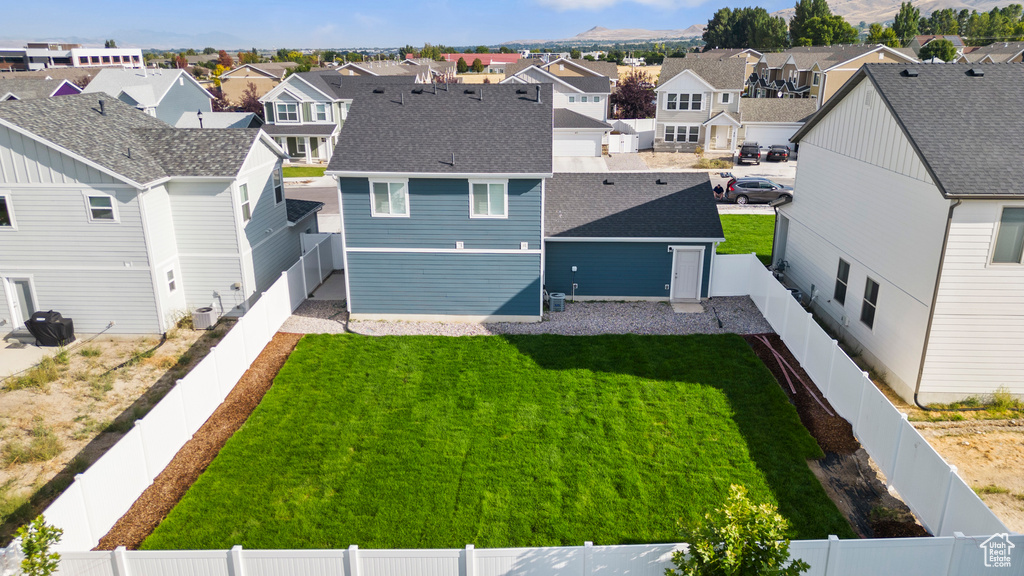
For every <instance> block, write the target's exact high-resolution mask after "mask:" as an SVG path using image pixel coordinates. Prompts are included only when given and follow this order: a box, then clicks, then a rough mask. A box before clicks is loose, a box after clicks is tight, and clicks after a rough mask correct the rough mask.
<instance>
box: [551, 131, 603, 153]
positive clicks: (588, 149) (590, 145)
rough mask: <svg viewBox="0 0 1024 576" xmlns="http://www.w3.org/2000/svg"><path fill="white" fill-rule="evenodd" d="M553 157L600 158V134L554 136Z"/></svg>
mask: <svg viewBox="0 0 1024 576" xmlns="http://www.w3.org/2000/svg"><path fill="white" fill-rule="evenodd" d="M553 144H554V145H553V150H552V151H553V153H554V155H555V156H600V155H601V133H600V132H598V133H597V134H596V135H591V134H555V139H554V143H553Z"/></svg>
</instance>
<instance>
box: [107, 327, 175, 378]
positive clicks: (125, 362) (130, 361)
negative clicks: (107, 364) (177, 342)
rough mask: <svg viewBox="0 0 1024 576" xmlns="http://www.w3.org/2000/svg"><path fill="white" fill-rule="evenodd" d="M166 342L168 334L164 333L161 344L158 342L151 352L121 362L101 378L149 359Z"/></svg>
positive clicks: (141, 353) (147, 351)
mask: <svg viewBox="0 0 1024 576" xmlns="http://www.w3.org/2000/svg"><path fill="white" fill-rule="evenodd" d="M166 342H167V332H164V333H163V334H161V335H160V342H158V343H157V345H156V346H153V347H152V348H150V349H149V350H146V351H145V352H139V353H138V354H136V355H135V356H132V357H131V358H129V359H127V360H125V361H124V362H121V363H120V364H118V365H117V366H114V367H113V368H111V369H110V370H107V371H106V372H104V373H103V374H100V378H102V377H104V376H106V375H107V374H110V373H111V372H114V371H115V370H120V369H121V368H124V367H125V366H128V365H129V364H134V363H135V362H136V361H138V359H139V358H142V357H148V356H149V355H150V354H152V353H153V352H156V351H157V349H158V348H160V347H161V346H163V345H164V343H166Z"/></svg>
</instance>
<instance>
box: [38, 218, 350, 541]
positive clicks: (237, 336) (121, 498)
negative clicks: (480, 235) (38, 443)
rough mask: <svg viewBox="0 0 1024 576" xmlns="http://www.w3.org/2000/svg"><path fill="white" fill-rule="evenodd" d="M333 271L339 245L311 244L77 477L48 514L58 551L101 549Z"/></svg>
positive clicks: (323, 240)
mask: <svg viewBox="0 0 1024 576" xmlns="http://www.w3.org/2000/svg"><path fill="white" fill-rule="evenodd" d="M324 236H328V235H324ZM304 250H305V247H304ZM332 271H333V256H332V239H331V238H321V239H320V240H319V242H317V243H313V244H310V246H309V249H308V250H305V254H304V255H303V256H302V257H301V258H300V259H299V261H298V262H296V263H295V265H294V266H292V267H291V268H290V269H289V270H287V271H285V272H282V273H281V278H280V279H278V281H277V282H275V283H274V284H273V285H272V286H271V287H270V288H269V289H268V290H267V291H266V292H264V293H263V294H262V296H261V297H260V299H259V300H258V301H257V302H256V303H255V304H254V305H253V306H252V307H251V308H250V309H249V311H248V312H246V313H245V316H243V317H242V318H240V319H239V321H238V323H237V324H235V326H234V327H233V328H232V329H231V330H230V331H229V332H228V333H227V335H225V336H224V339H223V340H221V341H220V342H218V343H217V346H216V347H214V348H212V349H211V350H210V353H209V354H208V355H207V356H206V358H204V359H203V360H202V362H200V363H199V364H198V365H196V367H195V368H193V369H192V371H191V372H189V373H188V375H187V376H185V377H184V378H182V379H181V380H178V382H177V385H176V386H175V387H174V388H173V389H172V390H171V391H170V392H168V394H167V395H166V396H164V397H163V399H161V400H160V402H159V403H157V405H156V406H154V407H153V409H152V410H150V412H149V413H148V414H146V416H145V417H144V418H142V419H141V420H137V421H136V422H135V427H134V428H133V429H132V430H131V431H130V432H128V434H126V435H125V436H124V437H123V438H121V440H119V441H118V443H117V444H115V445H114V446H113V447H112V448H111V449H110V450H109V451H108V452H107V453H106V454H104V455H103V456H102V457H101V458H100V459H99V460H97V461H96V462H95V463H94V464H93V465H92V466H90V467H89V469H88V470H86V471H85V472H84V473H82V474H79V475H77V476H75V481H74V482H72V484H71V485H70V486H69V487H68V488H67V490H65V491H64V493H63V494H61V495H60V496H59V497H58V498H57V499H56V500H54V502H53V503H52V504H50V507H49V508H47V509H46V511H45V512H44V513H43V514H45V516H46V520H47V522H48V523H49V524H52V525H54V526H58V527H60V528H63V529H64V536H63V538H62V539H61V542H60V544H59V546H57V549H58V550H59V551H62V552H63V551H68V550H89V549H90V548H92V547H94V546H96V544H97V543H99V540H100V538H101V537H103V536H104V535H105V534H106V533H107V532H108V531H110V529H111V528H112V527H113V526H114V523H116V522H117V520H118V519H119V518H120V517H121V516H123V515H124V513H125V512H127V511H128V509H129V508H130V507H131V505H132V504H133V503H134V502H135V500H136V499H138V497H139V496H140V495H141V494H142V492H143V491H144V490H145V489H146V488H148V487H149V485H150V484H152V482H153V479H154V478H156V476H157V475H158V474H160V472H161V471H163V469H164V467H165V466H167V464H168V463H170V461H171V459H173V458H174V455H175V454H177V453H178V450H180V449H181V447H182V446H184V445H185V443H186V442H188V440H189V439H191V438H192V435H193V434H195V433H196V431H197V430H199V427H200V426H202V425H203V423H204V422H206V420H207V418H209V417H210V415H211V414H213V411H214V410H216V409H217V406H219V405H220V404H221V402H223V401H224V398H225V397H227V395H228V393H229V392H230V391H231V389H232V388H234V386H235V384H237V383H238V380H239V379H240V378H241V377H242V374H244V373H245V371H246V370H248V369H249V366H250V365H251V364H252V362H253V361H254V360H256V357H257V356H258V355H259V354H260V352H262V351H263V347H264V346H266V345H267V343H268V342H270V339H271V338H273V336H274V334H275V333H276V332H277V330H278V328H280V327H281V324H283V323H284V321H285V320H286V319H287V318H288V316H290V315H291V313H292V311H293V310H295V308H296V307H298V305H299V304H301V303H302V301H303V300H305V299H306V295H307V294H308V293H309V292H311V291H312V290H313V289H315V288H316V287H317V286H318V285H319V284H320V282H321V281H322V280H323V279H324V278H326V277H327V275H329V274H330V273H331V272H332Z"/></svg>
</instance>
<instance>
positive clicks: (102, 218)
mask: <svg viewBox="0 0 1024 576" xmlns="http://www.w3.org/2000/svg"><path fill="white" fill-rule="evenodd" d="M85 205H86V210H87V211H88V214H89V221H90V222H117V204H116V203H115V202H114V197H113V196H108V195H106V194H95V193H89V192H86V193H85Z"/></svg>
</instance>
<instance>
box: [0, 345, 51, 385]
mask: <svg viewBox="0 0 1024 576" xmlns="http://www.w3.org/2000/svg"><path fill="white" fill-rule="evenodd" d="M33 341H34V339H33V338H32V337H31V336H25V342H26V343H21V342H19V341H18V340H16V339H15V338H13V337H11V336H10V335H7V336H5V337H4V339H3V340H0V380H2V379H4V378H6V377H8V376H11V375H13V374H17V373H18V372H21V371H23V370H27V369H29V368H31V367H33V366H35V365H36V364H38V363H39V361H40V360H42V359H43V356H47V355H51V354H56V353H57V348H42V347H39V346H35V345H34V344H32V342H33Z"/></svg>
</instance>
